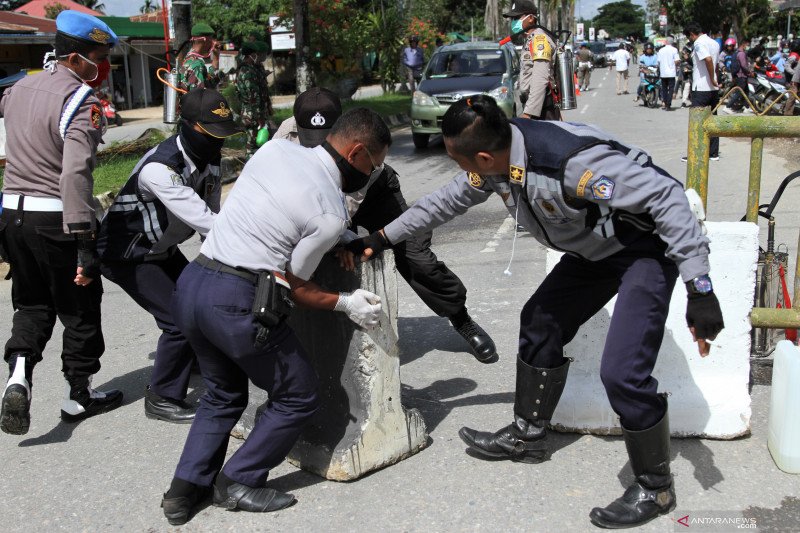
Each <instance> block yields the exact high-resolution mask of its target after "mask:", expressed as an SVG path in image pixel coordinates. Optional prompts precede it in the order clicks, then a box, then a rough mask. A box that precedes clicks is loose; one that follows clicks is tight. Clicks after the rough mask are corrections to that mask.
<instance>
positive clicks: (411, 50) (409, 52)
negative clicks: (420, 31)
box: [403, 35, 425, 94]
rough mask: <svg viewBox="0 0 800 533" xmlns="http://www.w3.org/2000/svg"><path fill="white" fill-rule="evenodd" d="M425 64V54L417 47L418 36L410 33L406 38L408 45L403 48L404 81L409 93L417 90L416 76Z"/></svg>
mask: <svg viewBox="0 0 800 533" xmlns="http://www.w3.org/2000/svg"><path fill="white" fill-rule="evenodd" d="M424 66H425V54H424V53H423V52H422V48H420V47H419V37H417V36H416V35H412V36H411V37H409V38H408V46H406V47H405V48H403V67H404V68H405V69H406V81H407V82H408V87H409V89H410V90H411V94H414V91H416V90H417V76H419V75H420V74H421V73H422V67H424Z"/></svg>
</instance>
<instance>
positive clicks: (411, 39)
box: [408, 35, 419, 43]
mask: <svg viewBox="0 0 800 533" xmlns="http://www.w3.org/2000/svg"><path fill="white" fill-rule="evenodd" d="M408 40H409V41H411V42H412V43H418V42H419V36H417V35H412V36H411V37H409V38H408Z"/></svg>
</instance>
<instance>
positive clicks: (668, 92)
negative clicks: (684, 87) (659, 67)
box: [661, 78, 675, 109]
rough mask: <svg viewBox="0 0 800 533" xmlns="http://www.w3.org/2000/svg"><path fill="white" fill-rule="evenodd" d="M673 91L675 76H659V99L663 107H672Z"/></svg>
mask: <svg viewBox="0 0 800 533" xmlns="http://www.w3.org/2000/svg"><path fill="white" fill-rule="evenodd" d="M674 92H675V78H661V100H662V101H663V102H664V107H666V108H667V109H669V108H670V107H672V95H673V93H674Z"/></svg>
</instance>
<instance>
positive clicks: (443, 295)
mask: <svg viewBox="0 0 800 533" xmlns="http://www.w3.org/2000/svg"><path fill="white" fill-rule="evenodd" d="M341 113H342V106H341V102H340V101H339V98H338V97H337V96H336V95H335V94H334V93H333V92H331V91H329V90H327V89H320V88H313V89H309V90H308V91H306V92H304V93H302V94H300V95H299V96H298V97H297V99H296V100H295V104H294V116H292V117H289V118H287V119H286V120H284V121H283V123H282V124H281V127H280V128H279V129H278V132H277V133H276V134H275V137H274V138H276V139H289V140H291V141H293V142H297V143H300V144H302V145H303V146H308V147H314V146H318V145H319V144H321V143H322V142H323V141H324V140H325V136H326V135H327V133H328V132H329V131H330V128H331V127H332V126H333V125H334V123H335V122H336V121H337V120H338V119H339V116H341ZM298 122H300V123H301V124H302V126H300V127H298ZM373 178H374V179H373V180H372V181H371V182H370V183H369V184H368V185H367V187H365V188H364V189H363V190H360V191H356V192H353V193H349V194H347V196H346V199H347V207H348V211H349V213H350V215H351V217H352V224H351V226H352V227H353V228H356V227H358V226H361V227H363V228H365V229H366V230H367V231H370V232H373V231H377V230H379V229H380V228H382V227H383V226H385V225H386V224H388V223H389V222H391V221H392V220H394V219H395V218H397V217H399V216H400V215H401V214H402V213H403V211H405V210H406V209H408V206H407V205H406V200H405V198H404V197H403V192H402V191H401V190H400V179H399V176H398V175H397V172H396V171H395V170H394V169H393V168H391V167H390V166H389V165H384V169H383V172H381V173H379V174H377V175H376V176H373ZM346 236H349V237H348V239H352V238H354V237H355V235H354V234H353V233H352V232H350V231H348V232H347V233H346ZM432 236H433V233H432V232H426V233H424V234H422V235H418V236H414V237H411V238H410V239H408V240H406V241H404V242H400V243H397V244H396V245H395V246H392V250H393V251H394V258H395V264H396V265H397V270H398V272H400V275H401V276H403V279H405V280H406V282H408V284H409V285H410V286H411V288H412V289H413V290H414V292H416V293H417V295H418V296H419V297H420V298H421V299H422V301H423V302H425V305H427V306H428V307H430V308H431V310H432V311H433V312H435V313H436V314H437V315H439V316H445V317H447V318H448V319H449V320H450V323H451V324H452V325H453V328H455V330H456V332H458V334H459V335H461V336H462V337H463V338H464V340H466V341H467V343H468V344H469V346H470V350H471V351H472V354H473V355H474V356H475V358H476V359H477V360H478V361H480V362H482V363H493V362H495V361H497V350H496V348H495V344H494V342H493V341H492V338H491V337H490V336H489V335H488V334H487V333H486V332H485V331H484V330H483V328H482V327H480V326H479V325H478V324H477V323H476V322H475V321H474V320H473V319H472V317H471V316H470V315H469V312H467V307H466V302H467V288H466V287H465V286H464V284H463V283H462V282H461V280H460V279H459V278H458V276H457V275H455V274H454V273H453V272H452V271H451V270H450V269H449V268H447V265H445V264H444V263H443V262H441V261H439V260H438V259H437V258H436V254H434V253H433V251H432V250H431V237H432ZM344 261H345V262H346V264H347V266H348V267H352V259H350V258H347V259H344Z"/></svg>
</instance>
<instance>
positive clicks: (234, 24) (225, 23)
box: [192, 0, 291, 42]
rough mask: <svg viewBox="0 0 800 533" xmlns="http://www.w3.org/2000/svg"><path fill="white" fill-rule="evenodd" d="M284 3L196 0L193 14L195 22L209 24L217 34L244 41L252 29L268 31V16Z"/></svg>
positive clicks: (257, 32)
mask: <svg viewBox="0 0 800 533" xmlns="http://www.w3.org/2000/svg"><path fill="white" fill-rule="evenodd" d="M285 3H286V2H282V1H280V0H194V1H193V2H192V18H193V21H194V22H206V23H208V24H210V25H211V27H212V28H214V31H215V32H216V36H217V37H218V38H221V39H226V40H232V41H237V42H241V41H242V40H244V39H245V38H246V37H247V36H248V35H250V34H252V33H255V34H258V35H266V30H267V26H268V25H269V16H270V15H271V14H275V13H277V12H278V11H279V10H280V8H281V6H282V4H285ZM290 12H291V10H290Z"/></svg>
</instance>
